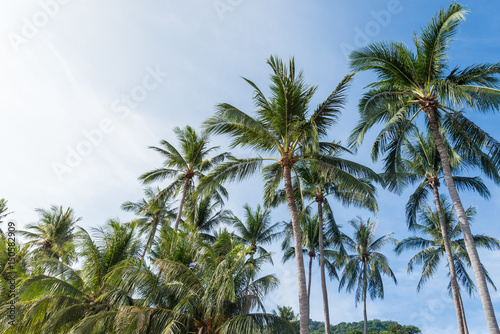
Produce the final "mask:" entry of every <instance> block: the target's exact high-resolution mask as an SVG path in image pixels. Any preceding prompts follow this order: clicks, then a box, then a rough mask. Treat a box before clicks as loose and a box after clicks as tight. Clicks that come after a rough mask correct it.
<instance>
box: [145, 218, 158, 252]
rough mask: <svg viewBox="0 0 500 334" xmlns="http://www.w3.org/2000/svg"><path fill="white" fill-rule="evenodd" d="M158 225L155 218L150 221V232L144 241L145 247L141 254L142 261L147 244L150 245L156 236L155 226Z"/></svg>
mask: <svg viewBox="0 0 500 334" xmlns="http://www.w3.org/2000/svg"><path fill="white" fill-rule="evenodd" d="M157 224H158V218H157V217H155V218H154V219H153V220H152V221H151V231H149V236H148V240H147V241H146V245H145V246H144V252H142V256H141V259H143V260H144V257H145V256H146V252H147V251H148V247H149V244H150V243H151V240H152V239H153V236H154V235H155V234H156V226H157Z"/></svg>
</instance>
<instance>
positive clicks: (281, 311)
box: [272, 305, 299, 332]
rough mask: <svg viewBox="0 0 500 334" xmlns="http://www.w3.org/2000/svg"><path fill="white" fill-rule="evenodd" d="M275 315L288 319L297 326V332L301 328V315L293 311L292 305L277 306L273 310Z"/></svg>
mask: <svg viewBox="0 0 500 334" xmlns="http://www.w3.org/2000/svg"><path fill="white" fill-rule="evenodd" d="M272 313H273V314H274V315H275V316H278V317H280V318H281V319H283V320H285V321H288V322H289V323H290V324H291V325H292V326H294V327H297V332H298V330H299V326H298V325H299V317H298V316H297V315H296V314H295V312H294V311H293V308H292V307H291V306H284V305H283V306H279V305H277V306H276V309H275V310H273V311H272Z"/></svg>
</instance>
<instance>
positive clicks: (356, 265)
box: [339, 217, 397, 334]
mask: <svg viewBox="0 0 500 334" xmlns="http://www.w3.org/2000/svg"><path fill="white" fill-rule="evenodd" d="M349 223H350V224H351V226H352V227H353V228H354V239H351V238H350V237H348V236H345V237H344V244H345V246H346V248H347V249H349V250H351V251H354V252H356V253H355V254H352V255H348V256H347V257H346V259H345V267H344V270H343V271H342V276H341V278H340V284H339V290H341V289H342V288H343V287H344V286H345V287H346V290H347V291H348V292H351V291H352V290H354V289H355V290H356V295H355V296H356V297H355V300H356V304H357V303H358V302H359V301H361V300H362V301H363V317H364V334H368V327H367V323H368V318H367V316H366V297H367V296H368V294H370V297H371V299H375V298H378V297H379V298H384V283H383V281H382V275H381V274H384V275H386V276H389V277H390V278H392V279H393V280H394V283H396V284H397V280H396V276H394V273H393V272H392V270H391V268H390V267H389V262H388V260H387V258H386V257H385V255H383V254H382V253H379V252H378V250H379V249H380V248H381V247H382V246H383V245H385V244H387V243H389V242H393V241H394V239H393V238H392V237H391V234H392V233H388V234H386V235H384V236H382V237H380V238H377V239H375V232H376V230H377V226H376V224H375V222H372V221H370V219H368V221H367V222H366V223H365V222H363V220H361V218H359V217H358V218H357V221H356V220H351V221H350V222H349Z"/></svg>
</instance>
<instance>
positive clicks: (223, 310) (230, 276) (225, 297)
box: [108, 231, 294, 334]
mask: <svg viewBox="0 0 500 334" xmlns="http://www.w3.org/2000/svg"><path fill="white" fill-rule="evenodd" d="M221 236H222V239H221V240H217V241H216V243H217V242H220V243H223V244H226V245H227V241H228V239H227V237H228V236H230V233H228V232H227V231H225V232H223V233H221ZM250 254H251V248H249V247H245V245H243V244H242V243H239V242H238V241H237V240H236V239H233V240H232V242H231V245H229V248H226V247H221V246H220V245H219V246H217V245H215V244H214V245H210V244H208V243H206V242H203V243H202V244H201V245H200V247H199V249H198V252H197V255H196V261H195V264H192V265H186V264H183V263H180V262H177V261H172V260H168V259H163V260H158V261H157V262H156V263H155V267H157V270H155V271H151V270H150V269H148V268H147V267H145V266H141V265H136V266H134V265H129V266H121V267H118V268H116V269H115V270H114V272H113V273H112V274H111V275H110V276H109V280H108V282H109V283H110V284H112V285H114V284H119V285H120V286H122V288H124V289H126V290H127V291H129V293H130V294H136V295H138V297H139V298H138V300H137V305H135V306H125V307H123V308H122V309H121V310H120V311H119V312H118V313H117V315H116V327H115V328H116V329H117V330H125V329H127V330H128V331H130V332H134V331H139V330H140V332H141V333H159V332H162V333H163V332H167V330H171V331H173V332H182V333H200V334H219V333H221V334H222V333H248V334H250V333H256V332H258V333H261V332H263V331H264V330H270V332H272V333H294V331H293V327H292V325H290V324H289V323H288V322H287V321H284V320H282V319H280V318H279V317H277V316H274V315H271V314H266V313H250V312H249V311H250V310H251V309H256V310H263V299H262V298H263V297H264V296H265V295H266V294H267V293H268V292H269V291H271V290H272V289H273V288H275V287H276V286H277V283H278V282H277V279H276V277H275V276H274V275H266V276H259V275H258V274H259V271H260V264H261V263H259V261H258V258H257V259H253V260H252V259H251V257H250V256H249V255H250ZM256 260H257V261H256ZM138 282H141V283H138ZM247 290H249V291H250V293H248V291H247ZM249 302H250V305H251V308H250V309H249V308H248V307H247V305H248V303H249Z"/></svg>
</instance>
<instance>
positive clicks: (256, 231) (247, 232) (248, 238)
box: [232, 204, 281, 256]
mask: <svg viewBox="0 0 500 334" xmlns="http://www.w3.org/2000/svg"><path fill="white" fill-rule="evenodd" d="M243 209H244V210H245V221H241V220H240V219H239V218H238V217H234V218H233V220H232V225H233V226H234V228H235V230H236V235H237V236H238V238H240V240H241V242H243V243H244V244H246V245H249V246H250V247H251V249H252V254H251V255H252V256H253V254H254V253H256V252H257V251H258V252H259V255H264V254H266V253H268V252H267V251H266V250H265V249H264V248H262V246H261V245H266V244H267V245H269V244H271V243H272V242H273V241H274V240H276V239H277V238H278V237H279V236H280V235H281V233H280V232H276V229H277V228H278V226H279V225H280V223H274V224H271V211H270V210H269V209H264V208H262V207H261V206H260V205H257V208H256V209H255V210H252V208H251V207H250V206H249V205H248V204H245V205H244V206H243Z"/></svg>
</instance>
